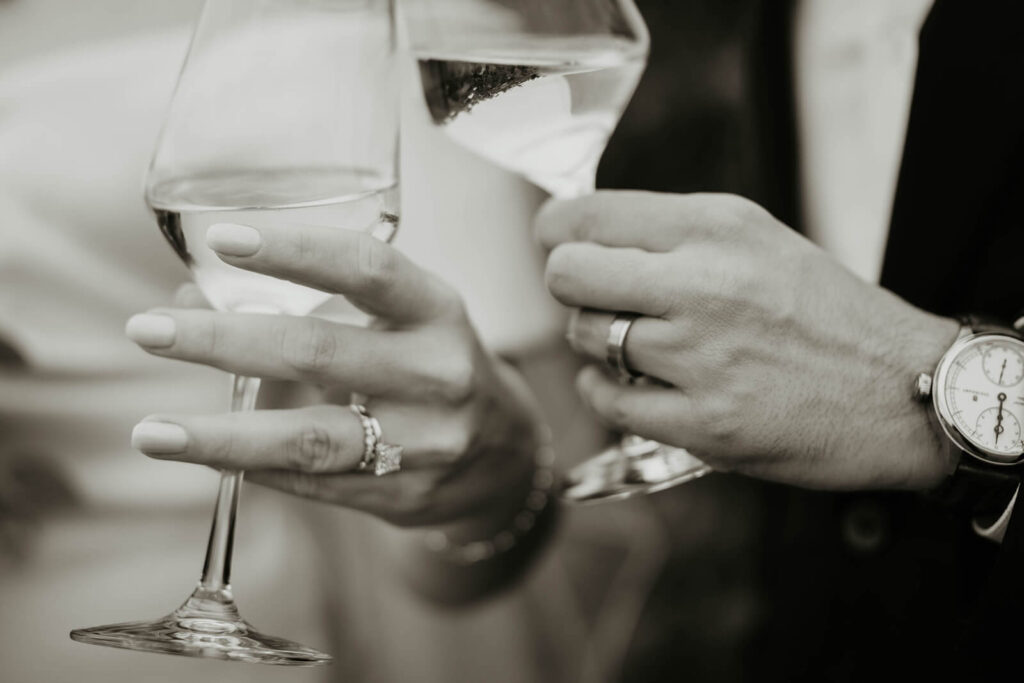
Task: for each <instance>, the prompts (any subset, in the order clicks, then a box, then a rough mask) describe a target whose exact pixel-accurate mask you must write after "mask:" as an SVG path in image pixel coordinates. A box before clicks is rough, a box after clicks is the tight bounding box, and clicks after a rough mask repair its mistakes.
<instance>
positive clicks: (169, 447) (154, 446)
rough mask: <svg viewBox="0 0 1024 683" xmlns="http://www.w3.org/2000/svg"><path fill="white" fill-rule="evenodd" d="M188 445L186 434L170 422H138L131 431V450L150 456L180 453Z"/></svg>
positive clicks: (178, 426)
mask: <svg viewBox="0 0 1024 683" xmlns="http://www.w3.org/2000/svg"><path fill="white" fill-rule="evenodd" d="M187 445H188V433H187V432H186V431H185V430H184V429H182V427H181V426H180V425H176V424H173V423H170V422H140V423H139V424H137V425H135V428H134V429H132V448H135V449H137V450H140V451H142V452H143V453H146V454H152V455H165V454H167V455H169V454H172V453H181V452H182V451H184V450H185V446H187Z"/></svg>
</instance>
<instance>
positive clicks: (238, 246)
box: [206, 223, 458, 323]
mask: <svg viewBox="0 0 1024 683" xmlns="http://www.w3.org/2000/svg"><path fill="white" fill-rule="evenodd" d="M206 243H207V245H208V246H209V247H210V248H211V249H213V250H214V252H216V253H217V255H218V256H219V257H220V258H221V259H222V260H224V261H225V262H227V263H229V264H231V265H233V266H237V267H239V268H244V269H246V270H251V271H254V272H257V273H262V274H264V275H270V276H272V277H277V278H282V279H285V280H290V281H292V282H297V283H299V284H302V285H306V286H308V287H313V288H315V289H319V290H322V291H325V292H330V293H332V294H342V295H344V296H345V297H346V298H347V299H348V300H349V301H351V302H352V303H353V304H355V305H356V306H358V307H359V308H361V309H362V310H363V311H365V312H367V313H369V314H371V315H375V316H380V317H383V318H387V319H389V320H392V321H395V322H399V323H415V322H425V321H427V320H431V319H434V318H437V317H439V316H441V315H443V314H445V313H447V312H449V311H451V310H453V305H454V304H455V303H456V302H457V301H458V298H457V296H456V295H455V293H454V291H453V290H452V289H451V288H450V287H449V286H448V285H447V284H445V283H444V282H442V281H441V280H440V279H438V278H437V277H436V276H434V275H433V274H431V273H428V272H427V271H425V270H423V269H422V268H420V267H419V266H417V265H416V264H415V263H413V262H412V261H410V260H409V259H408V258H407V257H406V256H405V255H404V254H402V253H401V252H399V251H398V250H397V249H395V248H394V247H391V246H389V245H388V244H385V243H384V242H382V241H380V240H378V239H377V238H375V237H373V236H371V235H369V234H367V233H365V232H362V231H358V230H347V229H344V228H335V227H330V226H323V225H299V224H290V225H281V224H274V225H240V224H237V223H216V224H214V225H212V226H210V228H209V230H207V233H206Z"/></svg>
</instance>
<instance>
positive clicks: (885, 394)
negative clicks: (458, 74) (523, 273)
mask: <svg viewBox="0 0 1024 683" xmlns="http://www.w3.org/2000/svg"><path fill="white" fill-rule="evenodd" d="M537 222H538V231H539V234H540V239H541V241H542V242H543V243H544V245H545V246H546V247H547V248H549V249H551V253H550V256H549V259H548V265H547V279H548V286H549V288H550V290H551V292H552V293H553V294H554V295H555V297H556V298H558V299H559V300H560V301H561V302H562V303H564V304H566V305H568V306H574V307H578V308H581V309H583V311H582V312H581V314H580V315H579V316H578V317H576V318H575V320H574V323H573V324H572V325H571V329H570V332H569V337H570V341H571V342H572V343H573V345H574V347H576V348H577V350H579V351H581V352H583V353H585V354H587V355H589V356H591V357H593V358H595V359H597V360H602V361H603V360H604V358H605V355H606V351H605V343H606V338H607V335H608V327H609V324H610V322H611V320H612V313H610V312H616V311H630V312H635V313H638V314H641V315H642V316H643V317H640V318H638V319H637V320H636V322H635V323H634V324H633V326H632V328H631V330H630V332H629V336H628V339H627V342H626V345H625V349H626V358H627V361H628V364H629V366H630V367H631V368H632V369H634V370H636V371H639V372H642V373H644V374H646V375H648V376H650V377H652V378H655V379H657V380H661V382H663V383H664V384H663V385H658V384H646V385H634V386H624V385H622V384H619V383H618V382H617V381H616V380H615V379H614V378H611V377H609V376H608V374H607V373H605V372H602V371H601V369H599V368H597V367H590V368H587V369H585V370H584V371H583V372H582V373H581V374H580V376H579V379H578V385H579V389H580V391H581V393H582V394H583V397H584V398H585V400H587V401H588V402H589V403H590V405H591V406H592V407H593V408H594V409H595V410H596V411H597V413H598V414H599V415H600V416H601V417H603V418H604V419H605V420H606V421H607V422H608V423H610V424H611V425H612V426H614V427H616V428H619V429H621V430H627V431H632V432H636V433H638V434H640V435H643V436H647V437H651V438H653V439H657V440H659V441H664V442H667V443H671V444H675V445H679V446H684V447H686V448H688V449H690V450H692V451H693V452H694V454H695V455H698V456H700V457H701V458H703V459H705V460H706V461H707V462H708V464H710V465H711V466H713V467H715V468H718V469H722V470H734V471H738V472H742V473H746V474H750V475H753V476H758V477H763V478H767V479H773V480H777V481H783V482H789V483H794V484H798V485H804V486H810V487H819V488H875V487H896V488H925V487H928V486H931V485H934V484H936V483H938V482H939V481H940V480H941V479H942V477H943V476H945V475H946V474H948V473H949V472H950V471H951V469H952V467H953V465H954V463H955V456H954V454H953V451H952V449H951V448H950V447H949V445H948V443H947V440H946V439H945V437H944V436H943V435H942V434H941V432H940V431H939V429H938V426H937V425H936V424H933V422H932V420H931V417H930V409H929V408H928V407H927V406H924V405H921V404H919V403H916V402H915V401H914V400H913V399H912V391H911V388H912V386H913V380H914V379H915V377H916V376H917V374H918V373H919V372H924V371H928V372H930V371H932V370H933V369H934V368H935V365H936V363H937V362H938V359H939V358H940V357H941V355H942V354H943V352H944V351H945V350H946V349H947V348H948V347H949V345H950V344H951V343H952V341H953V339H954V338H955V336H956V332H957V324H956V323H955V322H954V321H952V320H948V319H943V318H939V317H936V316H934V315H931V314H928V313H925V312H923V311H921V310H919V309H916V308H914V307H913V306H911V305H909V304H907V303H906V302H904V301H902V300H901V299H899V298H898V297H896V296H894V295H893V294H891V293H889V292H887V291H885V290H883V289H881V288H879V287H876V286H873V285H869V284H867V283H865V282H863V281H861V280H859V279H858V278H856V277H855V276H854V275H852V274H851V273H849V272H848V271H846V270H845V269H844V268H842V267H841V266H840V265H839V264H838V263H837V262H836V261H834V260H833V259H832V258H830V257H829V256H828V255H826V254H825V253H824V252H823V251H821V250H820V249H818V248H817V247H815V246H814V245H812V244H811V243H810V242H808V241H807V240H805V239H804V238H803V237H801V236H800V235H798V234H796V233H795V232H793V231H792V230H790V229H789V228H787V227H786V226H785V225H783V224H782V223H780V222H778V221H777V220H775V219H774V218H773V217H772V216H771V215H770V214H768V212H766V211H765V210H763V209H762V208H760V207H759V206H757V205H756V204H754V203H752V202H750V201H747V200H745V199H742V198H740V197H736V196H732V195H714V194H692V195H668V194H651V193H640V192H600V193H597V194H596V195H594V196H591V197H586V198H582V199H578V200H573V201H552V202H550V203H548V204H547V205H546V206H545V207H544V208H543V209H542V210H541V212H540V214H539V216H538V219H537Z"/></svg>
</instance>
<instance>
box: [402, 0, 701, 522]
mask: <svg viewBox="0 0 1024 683" xmlns="http://www.w3.org/2000/svg"><path fill="white" fill-rule="evenodd" d="M402 10H403V15H404V17H405V20H406V25H407V27H408V33H409V39H410V44H411V46H412V50H413V52H414V53H415V55H416V58H417V60H418V62H419V72H420V80H421V82H422V86H423V95H424V99H425V100H426V105H427V108H428V110H429V112H430V116H431V119H432V120H433V122H434V124H435V125H437V126H440V127H441V128H442V129H443V130H444V131H445V133H446V134H447V135H448V136H449V137H450V138H451V139H452V140H454V141H455V142H457V143H458V144H460V145H462V146H464V147H466V148H468V149H469V150H471V151H473V152H475V153H476V154H478V155H480V156H482V157H484V158H485V159H488V160H489V161H491V162H493V163H495V164H497V165H499V166H501V167H504V168H506V169H508V170H511V171H514V172H516V173H519V174H521V175H523V176H524V177H525V178H527V179H528V180H530V181H531V182H533V183H535V184H536V185H538V186H540V187H541V188H542V189H544V190H546V191H547V192H549V193H550V194H551V195H553V196H555V197H559V198H571V197H578V196H581V195H584V194H588V193H591V192H593V191H594V183H595V176H596V173H597V164H598V161H600V158H601V154H602V152H603V151H604V148H605V145H606V143H607V142H608V138H609V136H610V135H611V133H612V130H613V129H614V128H615V125H616V124H617V123H618V120H619V117H620V116H621V115H622V111H623V110H624V109H625V107H626V104H627V103H628V102H629V99H630V97H631V96H632V94H633V91H634V89H635V88H636V85H637V83H638V82H639V80H640V76H641V75H642V73H643V70H644V67H645V65H646V58H647V48H648V44H649V37H648V33H647V27H646V26H645V25H644V22H643V19H642V17H641V16H640V13H639V11H638V10H637V8H636V6H635V5H634V4H633V2H632V0H559V1H558V2H552V0H407V1H406V2H404V3H403V5H402ZM709 472H711V468H710V467H708V466H707V465H705V464H704V463H703V462H701V461H700V460H699V459H697V458H695V457H694V456H693V455H691V454H690V453H689V452H687V451H686V450H685V449H682V448H675V447H672V446H667V445H664V444H661V443H658V442H656V441H651V440H649V439H644V438H641V437H638V436H635V435H630V434H627V435H624V436H623V437H622V439H621V440H620V442H619V443H617V444H616V445H614V446H612V447H610V448H608V449H606V450H605V451H603V452H601V453H599V454H597V455H595V456H594V457H592V458H590V459H588V460H586V461H584V462H583V463H580V464H579V465H577V466H576V467H574V468H573V469H572V470H570V472H569V473H568V475H567V486H566V488H565V489H564V491H563V492H562V497H563V498H565V499H566V500H569V501H573V502H591V501H598V500H611V499H619V498H626V497H629V496H631V495H635V494H640V493H652V492H654V491H660V490H662V489H666V488H669V487H671V486H675V485H677V484H681V483H684V482H687V481H691V480H693V479H696V478H698V477H701V476H703V475H705V474H707V473H709Z"/></svg>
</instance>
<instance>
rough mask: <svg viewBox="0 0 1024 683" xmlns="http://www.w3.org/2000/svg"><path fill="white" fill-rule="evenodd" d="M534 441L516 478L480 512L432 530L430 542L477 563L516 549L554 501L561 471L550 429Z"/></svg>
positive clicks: (433, 548) (454, 558)
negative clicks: (557, 470)
mask: <svg viewBox="0 0 1024 683" xmlns="http://www.w3.org/2000/svg"><path fill="white" fill-rule="evenodd" d="M532 443H533V446H532V448H531V452H530V453H529V456H528V458H526V459H525V461H524V462H523V464H524V465H525V467H522V468H521V472H520V474H519V475H518V476H517V477H516V478H515V479H514V482H515V483H514V484H512V485H508V486H505V487H503V489H502V492H501V494H500V495H496V496H494V500H493V502H492V503H491V504H489V505H488V506H487V507H486V509H485V510H483V511H481V513H480V514H477V515H473V516H472V517H468V518H465V519H462V520H459V521H458V522H456V523H453V524H448V525H446V526H444V527H439V528H435V529H432V530H430V531H427V532H426V533H425V534H424V535H423V544H424V547H425V548H426V549H427V550H428V551H430V552H431V553H432V554H434V555H435V556H437V557H439V558H442V559H444V560H446V561H448V562H452V563H455V564H463V565H465V564H473V563H476V562H480V561H483V560H488V559H491V558H493V557H495V556H497V555H500V554H502V553H506V552H508V551H510V550H512V549H513V548H514V547H516V546H517V545H518V544H520V542H521V541H522V539H523V538H524V537H526V536H527V535H529V534H530V533H531V532H533V531H534V529H535V527H537V526H538V522H539V520H540V518H541V516H542V515H544V514H545V513H546V512H548V511H549V509H550V508H551V507H552V506H553V505H554V503H553V501H552V500H551V494H552V491H553V489H554V484H555V479H556V477H555V473H554V470H553V465H554V450H553V449H552V447H551V439H550V435H549V432H548V430H547V429H546V428H544V429H543V430H541V431H540V432H539V434H538V436H537V438H536V439H534V440H533V441H532ZM520 460H523V459H522V458H520Z"/></svg>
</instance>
